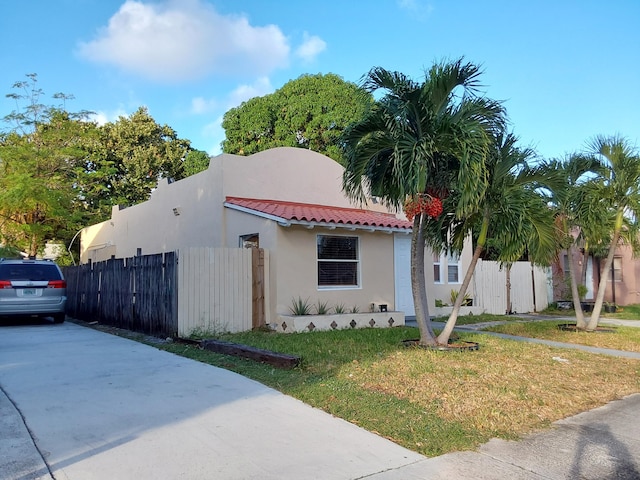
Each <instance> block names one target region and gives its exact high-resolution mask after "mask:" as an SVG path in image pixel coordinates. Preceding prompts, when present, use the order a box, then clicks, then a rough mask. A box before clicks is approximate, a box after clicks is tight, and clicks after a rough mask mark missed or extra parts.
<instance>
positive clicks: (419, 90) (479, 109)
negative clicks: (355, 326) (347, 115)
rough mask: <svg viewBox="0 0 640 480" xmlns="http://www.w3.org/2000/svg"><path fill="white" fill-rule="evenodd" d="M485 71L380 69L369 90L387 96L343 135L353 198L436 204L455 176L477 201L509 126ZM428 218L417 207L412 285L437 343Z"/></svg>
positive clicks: (464, 195) (441, 66)
mask: <svg viewBox="0 0 640 480" xmlns="http://www.w3.org/2000/svg"><path fill="white" fill-rule="evenodd" d="M480 74H481V72H480V69H479V68H478V67H477V66H475V65H473V64H471V63H463V60H462V59H459V60H457V61H454V62H443V63H437V64H435V65H434V66H433V67H431V69H430V70H429V71H428V72H426V74H425V79H424V81H423V82H421V83H419V82H415V81H413V80H411V79H409V78H408V77H406V76H405V75H403V74H401V73H399V72H391V71H388V70H385V69H383V68H379V67H378V68H374V69H372V70H371V71H370V72H369V74H368V75H367V76H366V78H365V81H364V84H363V87H364V88H365V89H366V90H367V91H369V92H371V93H373V92H376V91H380V90H381V91H383V92H384V96H383V97H382V98H380V100H378V101H376V103H375V104H374V106H373V107H372V108H371V110H370V111H369V112H368V114H367V115H366V116H365V118H364V119H363V120H362V121H360V122H358V123H356V124H355V125H352V126H351V127H350V128H349V129H347V131H346V132H345V135H344V137H343V141H344V148H345V173H344V179H343V184H344V189H345V192H346V193H347V195H348V196H350V197H351V198H353V199H356V200H360V201H365V200H366V197H367V196H369V195H372V196H376V197H379V198H380V199H381V200H382V202H383V203H384V204H386V205H387V206H389V207H392V208H396V209H398V210H399V209H400V208H401V207H402V206H403V205H404V203H405V201H406V200H407V199H410V200H413V201H416V202H419V201H421V200H425V199H426V200H427V202H426V203H430V201H431V200H432V199H433V198H434V197H442V196H444V195H446V192H448V191H449V189H450V185H451V184H452V183H453V182H454V181H455V182H456V184H457V185H458V188H459V198H460V205H461V208H469V207H471V206H474V205H477V204H478V203H479V202H480V200H481V198H482V196H483V193H484V189H485V187H486V172H485V169H484V158H485V156H486V155H487V152H488V150H489V146H490V142H491V132H492V131H493V130H495V129H496V128H501V127H502V125H503V123H504V111H503V108H502V106H501V105H500V104H499V103H498V102H495V101H492V100H489V99H486V98H484V97H481V96H479V95H478V94H477V93H478V92H477V89H478V87H479V86H480V85H479V81H478V80H479V76H480ZM461 172H462V173H461ZM458 177H460V178H458ZM438 200H440V198H438ZM428 219H429V215H428V212H427V211H426V210H425V209H423V210H418V211H417V212H415V216H414V218H413V234H412V241H411V283H412V294H413V300H414V306H415V310H416V320H417V324H418V327H419V329H420V343H421V344H422V345H436V344H437V339H436V336H435V334H434V331H433V328H432V325H431V321H430V318H429V309H428V302H427V300H428V298H427V293H426V285H425V276H424V258H425V245H426V238H425V226H426V224H427V222H428ZM461 297H462V296H461Z"/></svg>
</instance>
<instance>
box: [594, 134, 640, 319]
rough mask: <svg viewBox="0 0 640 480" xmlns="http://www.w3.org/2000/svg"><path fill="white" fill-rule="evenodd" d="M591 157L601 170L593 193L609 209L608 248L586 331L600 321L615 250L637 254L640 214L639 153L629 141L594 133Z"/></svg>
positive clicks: (595, 181)
mask: <svg viewBox="0 0 640 480" xmlns="http://www.w3.org/2000/svg"><path fill="white" fill-rule="evenodd" d="M588 153H589V154H590V156H591V157H592V158H593V159H595V160H597V161H599V162H600V163H601V164H602V167H603V169H604V170H603V173H602V174H601V175H600V177H599V178H597V179H596V180H594V187H595V195H594V198H598V199H599V201H600V202H601V203H602V204H603V205H606V206H607V207H608V208H609V211H610V212H611V218H612V222H611V223H609V224H608V225H609V228H610V229H609V238H608V244H609V249H608V252H607V257H606V259H605V262H604V265H603V267H602V272H603V273H602V274H601V275H600V283H599V284H598V293H597V295H596V300H595V304H594V307H593V312H592V313H591V318H590V319H589V322H588V324H587V330H595V329H596V328H597V326H598V322H599V320H600V314H601V312H602V305H603V303H604V294H605V290H606V287H607V281H608V275H607V272H609V271H610V270H611V266H612V264H613V257H614V254H615V251H616V249H617V248H618V246H619V245H621V244H625V243H626V244H627V245H629V246H630V247H631V248H632V249H633V250H634V253H635V254H637V253H638V242H637V236H638V222H637V220H638V215H639V214H640V156H639V155H638V152H637V150H635V149H634V148H633V147H632V146H631V145H630V143H629V141H628V140H626V139H624V138H622V137H619V136H611V137H605V136H597V137H595V138H594V139H593V141H592V142H591V143H590V151H589V152H588Z"/></svg>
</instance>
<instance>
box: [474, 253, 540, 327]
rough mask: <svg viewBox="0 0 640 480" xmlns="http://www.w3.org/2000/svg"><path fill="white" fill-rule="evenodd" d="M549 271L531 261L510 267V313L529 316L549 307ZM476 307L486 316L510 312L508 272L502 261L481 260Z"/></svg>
mask: <svg viewBox="0 0 640 480" xmlns="http://www.w3.org/2000/svg"><path fill="white" fill-rule="evenodd" d="M549 278H550V273H549V269H548V268H541V267H536V266H532V264H531V263H530V262H515V263H514V264H513V265H512V266H511V310H512V311H513V312H515V313H530V312H539V311H541V310H544V309H545V308H546V307H547V306H548V305H549V289H548V284H549ZM474 287H475V298H474V307H475V306H477V307H479V308H480V309H481V310H483V311H485V312H486V313H493V314H498V315H501V314H502V315H503V314H504V313H505V312H506V311H507V273H506V267H503V268H500V263H499V262H489V261H482V260H479V261H478V265H477V266H476V269H475V274H474Z"/></svg>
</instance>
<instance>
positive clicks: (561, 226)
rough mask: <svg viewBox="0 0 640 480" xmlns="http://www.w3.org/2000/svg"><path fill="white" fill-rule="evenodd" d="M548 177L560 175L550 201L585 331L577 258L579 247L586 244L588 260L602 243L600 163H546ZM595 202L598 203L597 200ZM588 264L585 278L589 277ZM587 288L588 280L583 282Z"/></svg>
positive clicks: (579, 159)
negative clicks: (591, 250)
mask: <svg viewBox="0 0 640 480" xmlns="http://www.w3.org/2000/svg"><path fill="white" fill-rule="evenodd" d="M543 168H544V169H545V170H546V172H547V175H549V176H552V175H553V176H556V177H557V179H558V181H557V182H554V184H553V186H552V187H551V188H550V189H549V193H550V202H551V205H552V207H553V209H554V216H555V224H556V226H557V228H558V235H559V236H558V251H560V250H566V251H567V255H568V256H569V261H568V267H569V280H570V288H571V298H572V300H573V307H574V311H575V314H576V326H577V328H579V329H585V328H586V327H587V322H586V321H585V318H584V313H583V311H582V304H581V299H580V294H579V291H578V284H579V282H578V275H577V272H576V271H575V266H574V263H573V258H574V256H575V254H576V251H577V249H578V245H579V244H581V245H583V249H584V252H585V253H584V258H585V259H586V258H587V257H588V251H589V245H590V244H591V243H600V241H601V238H602V228H601V227H602V225H603V224H605V223H606V221H605V218H604V215H605V214H606V212H605V211H603V209H602V208H601V207H602V204H601V202H599V200H598V199H597V198H596V197H595V196H594V189H593V185H594V184H593V181H594V179H595V178H597V175H598V173H599V171H600V162H597V161H595V160H594V159H593V158H589V157H586V156H584V155H580V154H572V155H570V156H568V157H567V158H565V159H563V160H551V161H548V162H545V163H544V164H543ZM594 200H595V201H594ZM585 272H586V261H585V266H584V268H583V272H581V278H582V277H583V276H584V275H586V273H585ZM580 283H581V284H583V285H584V280H582V281H581V282H580Z"/></svg>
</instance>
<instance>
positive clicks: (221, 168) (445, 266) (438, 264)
mask: <svg viewBox="0 0 640 480" xmlns="http://www.w3.org/2000/svg"><path fill="white" fill-rule="evenodd" d="M342 175H343V168H342V166H340V165H339V164H338V163H336V162H335V161H334V160H332V159H330V158H328V157H326V156H324V155H321V154H319V153H315V152H312V151H309V150H304V149H300V148H289V147H285V148H276V149H271V150H267V151H264V152H260V153H257V154H254V155H251V156H248V157H244V156H238V155H229V154H223V155H219V156H217V157H214V158H212V159H211V162H210V164H209V168H208V169H207V170H205V171H203V172H201V173H198V174H196V175H193V176H191V177H188V178H185V179H183V180H180V181H177V182H173V183H170V182H168V181H167V180H166V179H164V180H161V181H160V183H159V185H158V187H157V189H156V190H154V192H153V193H152V194H151V197H150V199H149V200H148V201H146V202H143V203H140V204H138V205H135V206H131V207H128V208H119V207H114V208H113V210H112V215H111V219H110V220H107V221H105V222H102V223H100V224H97V225H93V226H90V227H87V228H85V229H83V231H82V234H81V247H80V256H81V262H82V263H86V262H88V261H89V260H91V261H100V260H105V259H108V258H110V257H111V256H115V257H117V258H125V257H132V256H135V255H137V254H151V253H160V252H165V251H173V250H177V249H179V248H184V247H203V246H206V247H230V248H235V247H260V248H264V249H266V250H268V251H269V279H268V285H269V287H268V293H267V295H268V297H269V298H268V302H267V305H268V308H269V309H270V311H269V312H268V315H269V316H271V317H273V316H274V315H276V314H278V313H281V314H282V313H288V312H289V308H290V307H291V305H292V299H294V298H298V297H300V298H303V299H305V298H308V299H310V301H311V303H315V302H317V301H322V302H325V301H326V302H328V304H329V305H336V304H344V305H345V306H346V307H347V308H352V307H353V306H357V307H358V308H359V309H360V311H368V310H369V308H370V306H371V304H376V305H377V304H386V305H387V306H388V309H389V310H400V311H403V312H405V315H409V316H410V315H414V308H413V299H412V295H411V279H410V262H409V258H410V247H411V235H410V234H411V224H410V223H409V222H408V221H406V219H405V218H404V216H403V215H402V214H399V215H394V214H392V213H390V212H389V211H388V210H387V209H386V208H384V207H383V206H382V205H380V204H379V203H377V202H376V201H375V199H372V200H371V201H369V202H368V204H367V205H365V206H362V207H361V206H359V205H355V204H353V203H352V202H351V201H350V200H349V199H348V198H346V197H345V195H344V192H343V190H342ZM471 253H472V252H471V248H470V246H468V247H467V248H465V250H464V252H463V254H462V255H461V257H460V258H447V257H446V256H443V257H438V258H434V257H433V255H426V257H427V258H426V264H425V270H426V272H427V273H426V276H427V278H426V280H427V285H428V289H429V293H430V295H429V301H430V302H431V305H430V308H431V311H433V308H434V301H435V299H448V298H449V297H450V292H451V290H452V289H456V290H457V289H458V288H459V286H460V283H461V281H462V277H463V275H464V271H465V270H464V269H465V268H466V266H467V265H468V264H469V262H470V260H471ZM469 293H470V295H471V296H473V291H471V292H469Z"/></svg>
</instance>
